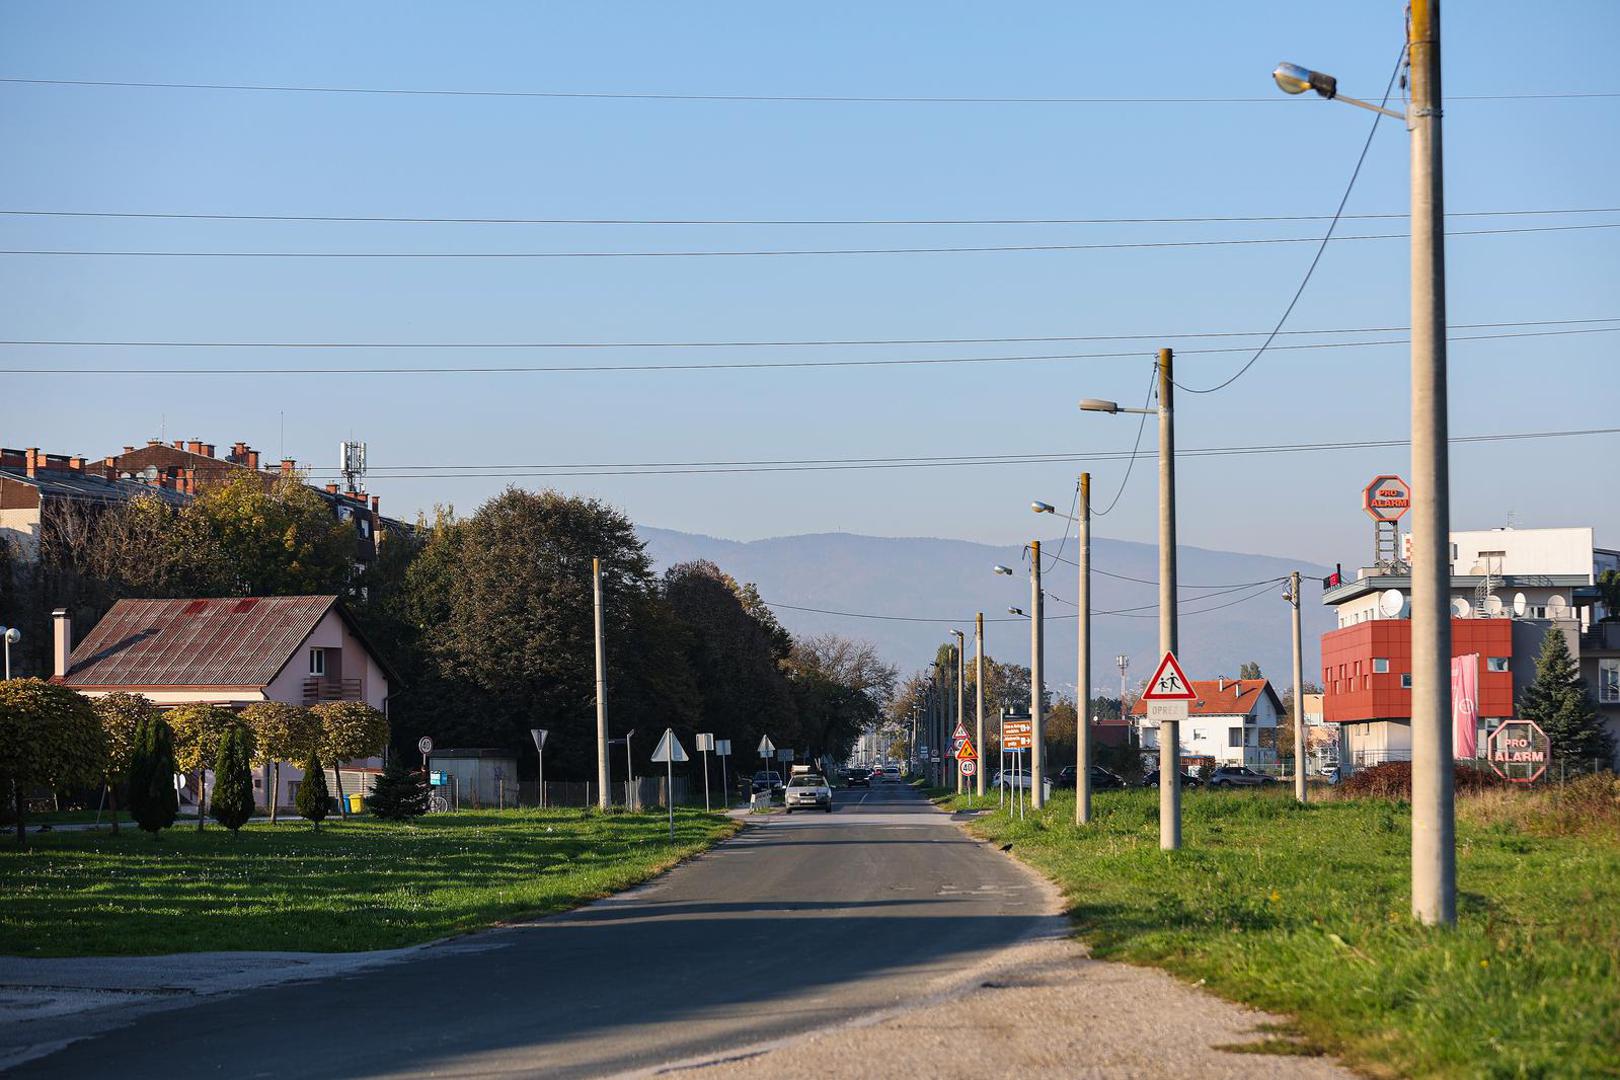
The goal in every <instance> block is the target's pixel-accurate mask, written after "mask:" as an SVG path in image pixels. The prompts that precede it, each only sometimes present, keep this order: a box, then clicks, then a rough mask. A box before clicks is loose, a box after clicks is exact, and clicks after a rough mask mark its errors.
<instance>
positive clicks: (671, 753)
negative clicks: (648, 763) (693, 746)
mask: <svg viewBox="0 0 1620 1080" xmlns="http://www.w3.org/2000/svg"><path fill="white" fill-rule="evenodd" d="M652 759H653V760H654V761H656V762H657V763H658V764H660V765H662V764H664V763H665V762H674V763H675V764H677V765H679V764H680V763H681V762H683V761H686V760H687V757H686V748H685V747H684V746H682V745H681V740H679V739H677V738H676V737H675V732H673V731H671V730H670V729H669V728H665V729H664V737H663V738H662V739H659V740H658V749H656V750H654V751H653V756H652Z"/></svg>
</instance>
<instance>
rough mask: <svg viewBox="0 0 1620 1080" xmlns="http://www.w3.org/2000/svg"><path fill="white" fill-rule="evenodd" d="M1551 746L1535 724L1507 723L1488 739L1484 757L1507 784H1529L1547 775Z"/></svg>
mask: <svg viewBox="0 0 1620 1080" xmlns="http://www.w3.org/2000/svg"><path fill="white" fill-rule="evenodd" d="M1550 749H1551V743H1550V742H1549V740H1548V739H1547V733H1546V732H1545V731H1542V730H1541V725H1540V724H1538V723H1536V722H1535V721H1534V720H1504V721H1502V726H1501V727H1499V728H1497V729H1496V730H1495V731H1493V732H1491V733H1490V734H1489V735H1488V736H1486V738H1485V756H1486V757H1487V758H1488V759H1489V761H1490V763H1491V768H1492V769H1493V770H1494V771H1495V772H1496V775H1497V776H1500V777H1501V778H1502V779H1504V780H1512V781H1513V782H1514V783H1516V784H1529V783H1534V782H1535V781H1537V780H1539V779H1541V775H1542V774H1543V773H1545V772H1546V771H1547V757H1548V751H1549V750H1550Z"/></svg>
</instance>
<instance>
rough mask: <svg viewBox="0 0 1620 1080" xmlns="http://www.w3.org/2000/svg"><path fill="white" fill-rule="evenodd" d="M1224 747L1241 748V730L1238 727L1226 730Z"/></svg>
mask: <svg viewBox="0 0 1620 1080" xmlns="http://www.w3.org/2000/svg"><path fill="white" fill-rule="evenodd" d="M1226 745H1227V746H1242V745H1243V729H1242V728H1240V727H1235V728H1230V729H1228V730H1227V732H1226Z"/></svg>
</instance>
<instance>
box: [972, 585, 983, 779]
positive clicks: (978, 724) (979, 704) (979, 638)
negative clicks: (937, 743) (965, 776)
mask: <svg viewBox="0 0 1620 1080" xmlns="http://www.w3.org/2000/svg"><path fill="white" fill-rule="evenodd" d="M973 738H974V743H973V747H974V749H976V750H977V751H978V752H979V764H978V766H977V768H976V770H975V771H974V774H973V790H974V793H975V794H976V795H977V796H978V797H979V798H981V799H982V798H984V766H985V748H984V612H982V611H981V612H979V613H978V614H977V615H975V616H974V617H973Z"/></svg>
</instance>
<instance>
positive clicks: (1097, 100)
mask: <svg viewBox="0 0 1620 1080" xmlns="http://www.w3.org/2000/svg"><path fill="white" fill-rule="evenodd" d="M0 83H9V84H13V85H19V86H84V87H102V88H111V89H141V90H233V91H248V92H255V93H278V94H350V95H379V96H388V97H457V98H542V99H547V100H598V101H708V102H727V101H734V102H795V103H805V104H834V105H849V104H877V105H1287V104H1290V103H1298V102H1299V101H1301V100H1305V99H1297V98H1288V97H1282V96H1280V95H1269V96H1266V97H1055V96H1054V97H1045V96H974V97H968V96H949V97H945V96H933V95H920V94H905V95H876V94H689V93H675V92H671V91H639V90H457V89H433V88H426V89H414V88H405V87H382V86H316V85H276V84H264V83H202V82H144V81H135V80H128V79H29V78H21V77H18V76H4V77H0ZM1616 97H1620V91H1610V90H1548V91H1541V92H1530V93H1513V94H1450V95H1448V96H1447V98H1446V100H1447V101H1554V100H1570V99H1596V98H1616Z"/></svg>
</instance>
